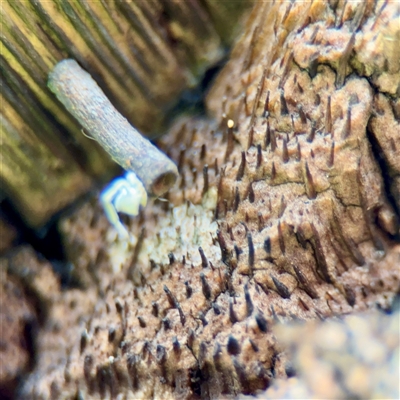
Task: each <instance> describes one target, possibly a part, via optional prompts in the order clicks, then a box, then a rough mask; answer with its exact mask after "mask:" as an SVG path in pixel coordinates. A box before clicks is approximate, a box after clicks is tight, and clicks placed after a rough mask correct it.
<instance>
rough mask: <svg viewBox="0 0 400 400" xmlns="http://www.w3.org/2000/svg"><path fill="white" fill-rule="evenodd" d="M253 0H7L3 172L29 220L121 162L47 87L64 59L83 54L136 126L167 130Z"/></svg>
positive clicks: (36, 222) (35, 221) (82, 60)
mask: <svg viewBox="0 0 400 400" xmlns="http://www.w3.org/2000/svg"><path fill="white" fill-rule="evenodd" d="M250 4H251V2H248V1H239V2H234V5H233V6H231V7H229V6H226V7H225V6H224V5H218V4H213V2H202V1H199V0H195V1H190V2H182V1H175V0H173V1H164V0H154V1H139V2H137V1H111V2H104V1H86V0H83V1H72V2H70V1H63V0H59V1H58V0H57V1H50V2H49V1H32V2H27V1H22V2H21V1H5V2H3V3H2V7H1V10H0V13H1V19H2V35H1V38H0V40H1V42H2V68H1V74H2V81H3V84H2V85H1V96H2V119H1V129H2V133H3V136H2V139H3V143H2V151H1V155H2V158H1V164H2V168H1V170H0V171H1V175H0V178H1V180H2V184H3V185H4V187H5V189H6V192H7V195H8V197H9V198H10V200H11V201H12V202H13V203H14V206H15V208H17V209H18V211H19V212H20V213H21V215H22V216H23V217H24V218H25V220H26V222H27V223H28V224H29V225H31V226H32V227H35V228H37V227H40V226H41V225H43V224H44V223H46V222H47V221H48V219H49V218H50V217H51V216H52V215H54V213H55V212H57V211H59V210H61V209H62V208H63V207H65V206H66V205H68V204H70V203H71V202H72V201H73V200H74V199H76V198H77V197H78V196H79V195H81V194H82V193H85V192H87V191H88V189H89V188H90V187H91V186H93V183H94V181H96V180H103V181H105V180H108V179H110V176H111V175H112V174H113V169H114V172H115V166H114V165H113V164H112V162H111V161H110V159H109V158H108V157H107V155H106V154H105V153H104V152H103V151H102V150H101V149H100V147H99V146H97V145H96V143H95V142H94V141H91V140H89V139H88V138H87V137H85V136H84V135H83V134H82V132H81V127H80V126H79V124H78V123H77V122H76V121H75V120H74V118H73V117H72V116H71V115H70V114H69V113H68V112H67V111H66V110H65V109H64V108H63V106H62V105H61V104H60V103H59V102H57V100H56V98H55V97H54V95H53V94H52V93H51V92H50V90H49V89H48V88H47V86H46V83H47V77H48V74H49V73H50V71H51V70H52V69H53V68H54V66H55V65H56V64H57V63H58V62H59V61H61V60H63V59H65V58H72V59H75V60H76V61H77V62H78V63H79V64H80V65H81V66H82V67H83V68H84V69H85V70H86V71H88V72H89V73H90V74H91V76H92V77H93V78H94V80H95V81H96V82H97V83H98V84H99V86H100V87H101V88H102V90H103V91H104V92H105V93H106V95H107V97H108V98H109V99H110V101H111V102H112V103H113V105H114V106H115V107H116V108H117V109H118V110H119V111H120V112H121V113H122V114H123V115H124V116H125V117H126V118H127V119H128V120H129V121H130V122H131V123H133V124H134V125H135V127H136V128H138V129H139V130H140V131H142V132H144V133H145V134H153V135H154V134H160V133H163V131H164V130H165V127H166V119H167V118H166V117H167V116H168V111H171V110H172V109H174V107H175V106H176V104H177V103H178V101H179V98H180V94H181V93H182V92H183V91H184V90H187V89H190V88H193V87H195V86H196V85H197V84H198V83H199V81H200V80H201V79H202V77H203V75H204V72H205V71H206V70H207V69H208V68H209V67H210V66H211V65H213V64H215V63H217V62H219V61H220V60H221V58H222V57H223V56H224V52H225V50H224V46H226V45H227V44H229V43H230V41H231V40H232V39H231V37H232V34H233V31H234V29H235V27H236V26H237V25H238V21H239V20H240V16H241V15H243V13H244V12H245V11H246V9H247V8H248V7H249V5H250ZM214 14H215V15H214ZM217 23H218V24H219V26H218V29H217V28H216V27H215V24H217Z"/></svg>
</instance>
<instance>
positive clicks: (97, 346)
mask: <svg viewBox="0 0 400 400" xmlns="http://www.w3.org/2000/svg"><path fill="white" fill-rule="evenodd" d="M396 21H398V13H397V4H396V3H394V2H384V3H380V2H378V3H372V2H360V3H354V2H341V1H339V2H300V1H299V2H293V3H292V2H290V3H288V2H285V1H282V2H275V3H270V2H268V3H265V2H260V3H257V5H256V6H255V9H254V10H253V13H252V15H251V17H250V20H249V23H248V26H247V28H246V31H245V34H244V35H243V37H242V38H241V40H240V41H239V42H238V43H237V45H236V46H235V49H234V50H233V52H232V56H231V59H230V61H229V62H228V64H227V66H226V67H225V68H224V70H223V71H222V73H221V74H220V76H219V77H218V80H217V81H216V82H215V85H214V87H213V89H212V91H211V92H210V93H209V96H208V99H207V106H208V110H209V113H210V115H212V118H211V117H210V118H209V119H206V118H202V119H181V120H180V121H179V122H177V123H176V124H175V126H174V127H173V128H172V129H171V131H170V132H169V134H168V135H167V136H165V138H163V140H162V143H161V145H162V148H163V149H164V150H165V151H166V152H167V153H169V155H170V156H171V158H172V159H174V160H175V161H176V163H177V165H178V168H179V170H180V175H181V178H180V181H178V184H177V185H176V187H175V188H174V189H173V190H171V191H170V193H169V200H170V202H171V204H166V203H161V202H156V203H154V205H152V206H149V207H147V208H146V210H144V212H143V214H142V215H141V216H140V218H138V219H136V220H129V221H127V223H128V224H129V226H130V230H131V232H132V233H133V238H132V240H131V242H130V243H126V242H118V240H117V238H116V236H115V232H114V231H113V230H111V229H110V228H109V226H108V223H107V221H106V220H105V218H104V216H102V214H101V211H99V208H98V206H97V205H96V204H95V203H92V204H86V205H85V206H84V207H82V209H81V210H79V211H78V212H77V213H76V214H75V215H74V216H72V217H71V218H69V219H66V220H64V221H63V224H62V230H63V232H64V237H65V241H66V247H67V249H68V251H69V255H70V258H71V260H73V263H74V266H75V270H74V272H73V273H72V274H71V278H73V279H75V280H76V281H78V282H79V284H80V285H81V287H84V288H85V289H82V290H81V291H79V290H76V291H75V302H74V303H72V302H71V301H70V300H69V297H68V296H71V294H72V292H71V291H67V292H54V293H52V295H51V296H52V298H51V300H49V301H48V305H49V307H50V310H52V312H51V316H49V319H48V322H47V324H48V325H47V326H45V327H44V329H43V330H42V331H41V333H40V335H39V337H38V340H39V344H38V355H39V360H38V363H37V367H36V369H35V371H34V373H33V374H32V375H31V377H30V378H29V379H28V380H27V381H26V383H25V385H24V387H23V390H22V392H21V396H22V395H24V396H26V397H28V398H32V397H33V398H35V397H37V398H41V397H40V396H42V397H43V398H50V397H51V396H53V397H55V398H70V397H73V396H75V397H79V396H83V397H85V398H98V397H103V398H104V397H108V396H111V397H116V396H117V395H118V394H122V395H124V396H126V397H127V398H135V399H139V398H143V399H148V398H163V399H165V398H178V399H179V398H181V399H189V398H199V397H200V398H220V397H226V396H232V397H233V396H238V395H240V394H255V393H257V392H258V391H260V390H265V389H266V388H267V387H268V386H269V385H270V384H271V382H272V380H273V379H286V378H287V377H290V376H291V375H292V372H293V369H292V366H293V364H292V363H293V360H292V359H290V358H289V357H288V355H287V352H286V350H287V349H286V347H285V344H284V343H285V341H286V339H287V337H284V336H285V335H284V334H281V333H279V331H278V330H272V329H271V327H272V326H273V325H275V324H276V322H277V321H280V322H282V323H286V322H288V321H292V320H294V319H300V320H304V321H307V320H315V319H321V320H325V319H328V318H332V317H336V316H341V315H345V314H350V313H356V312H360V311H365V310H367V309H370V308H375V307H376V306H377V305H378V306H380V307H383V308H388V307H390V305H391V302H392V299H393V298H394V296H395V294H396V293H398V290H399V273H400V270H399V268H400V246H399V227H398V216H399V208H400V202H399V197H398V196H397V193H398V192H397V190H398V186H397V180H398V176H399V172H400V165H399V162H400V157H399V155H400V154H399V152H400V143H399V134H398V132H399V120H398V111H397V110H398V102H399V99H398V96H399V92H398V89H397V88H398V87H399V83H400V76H399V75H398V73H399V58H397V57H396V56H393V53H396V51H397V48H396V47H393V46H392V47H391V46H390V45H388V43H389V44H390V43H391V41H392V40H395V39H396V38H397V37H398V34H399V26H398V24H396ZM371 43H374V45H371ZM378 50H379V51H378ZM393 87H395V88H396V89H394V90H392V89H393ZM230 120H232V121H233V123H232V122H231V121H230ZM65 316H68V317H67V318H66V317H65ZM374 318H375V317H374ZM78 321H79V322H78ZM363 321H364V323H365V324H366V326H367V327H369V328H371V326H376V325H371V324H373V322H368V321H371V320H368V319H367V318H366V319H363ZM365 321H367V322H365ZM379 323H380V322H375V324H379ZM54 324H57V325H58V327H59V330H58V331H57V332H56V333H55V332H54V330H52V329H51V326H54ZM368 324H370V325H368ZM282 329H283V330H285V326H283V327H282ZM305 329H306V328H305ZM371 329H372V328H371ZM300 332H301V331H300ZM56 335H57V337H58V338H60V340H61V341H62V343H61V344H60V345H58V346H57V347H55V346H54V347H53V346H52V345H51V344H52V343H54V342H53V341H54V339H55V337H56ZM280 335H282V339H280ZM365 347H366V349H365V351H366V352H368V346H365ZM394 347H398V342H397V344H395V345H394ZM386 353H387V352H386ZM386 353H385V354H386ZM304 357H307V353H306V354H305V356H304ZM54 360H58V361H57V363H55V362H54ZM303 361H304V360H303ZM339 364H340V363H339ZM342 368H343V370H341V371H342V373H346V369H345V366H344V367H342ZM300 369H301V368H300ZM317 372H318V371H317ZM339 375H340V374H339ZM301 377H302V376H301V375H300V379H301ZM333 377H334V378H335V375H333ZM373 378H374V375H371V381H372V380H373ZM307 379H308V378H307ZM395 379H397V377H396V378H395ZM349 382H350V381H348V380H343V381H339V382H335V385H332V387H334V388H335V391H334V392H332V393H331V394H332V395H336V394H337V393H338V392H336V389H337V387H339V389H338V390H341V392H340V393H342V394H341V395H343V396H351V395H352V394H354V396H358V395H360V392H358V391H357V390H356V387H355V386H352V384H351V383H349ZM353 382H354V381H353ZM377 384H378V383H377ZM349 393H350V394H349ZM264 395H265V396H267V395H268V391H267V392H266V394H265V393H264V394H263V395H260V397H262V398H263V396H264ZM387 395H388V396H392V395H393V394H392V393H391V394H387Z"/></svg>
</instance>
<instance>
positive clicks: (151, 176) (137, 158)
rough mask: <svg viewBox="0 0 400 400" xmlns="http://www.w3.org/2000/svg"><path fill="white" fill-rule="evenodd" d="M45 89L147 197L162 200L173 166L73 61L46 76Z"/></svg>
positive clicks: (174, 171)
mask: <svg viewBox="0 0 400 400" xmlns="http://www.w3.org/2000/svg"><path fill="white" fill-rule="evenodd" d="M48 86H49V88H50V90H51V91H52V92H53V93H55V95H56V96H57V98H58V100H60V102H61V103H62V104H63V105H64V106H65V108H66V109H67V110H68V111H69V112H70V113H71V114H72V115H73V116H74V117H75V118H76V119H77V120H78V121H79V123H80V124H81V125H82V127H83V128H84V130H85V131H86V132H87V133H88V134H89V135H90V136H91V137H92V138H93V139H95V140H96V141H98V142H99V143H100V145H101V146H102V147H103V148H104V149H105V150H106V151H107V153H109V154H110V156H111V157H112V158H113V160H114V161H115V162H117V163H118V164H119V165H121V166H122V167H123V168H124V169H126V170H127V171H133V172H135V174H136V175H137V176H138V177H139V179H140V180H141V181H142V182H143V184H144V186H145V188H146V190H147V192H148V193H149V194H152V195H154V196H161V195H162V194H163V193H165V192H166V191H167V190H168V189H169V188H170V187H171V186H173V185H174V183H175V182H176V180H177V178H178V169H177V167H176V165H175V164H174V163H173V162H172V160H170V159H169V158H168V157H167V156H166V155H165V154H163V153H162V152H161V151H160V150H158V149H157V147H155V146H154V145H153V144H152V143H150V142H149V141H148V140H147V139H145V138H144V137H143V136H142V135H141V134H140V133H139V132H138V131H137V130H136V129H135V128H134V127H133V126H132V125H131V124H130V123H129V122H128V121H127V119H126V118H124V117H123V116H122V115H121V114H120V113H119V112H118V111H117V110H116V109H115V107H114V106H113V105H112V104H111V103H110V101H109V100H108V98H107V97H106V95H105V94H104V93H103V91H102V90H101V89H100V87H99V86H98V85H97V83H96V82H95V81H94V80H93V79H92V77H91V76H90V74H88V73H87V72H86V71H84V70H83V69H82V68H81V67H80V66H79V64H78V63H77V62H76V61H75V60H72V59H67V60H63V61H61V62H59V63H58V64H57V65H56V66H55V67H54V69H53V71H52V72H51V73H50V74H49V80H48Z"/></svg>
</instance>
